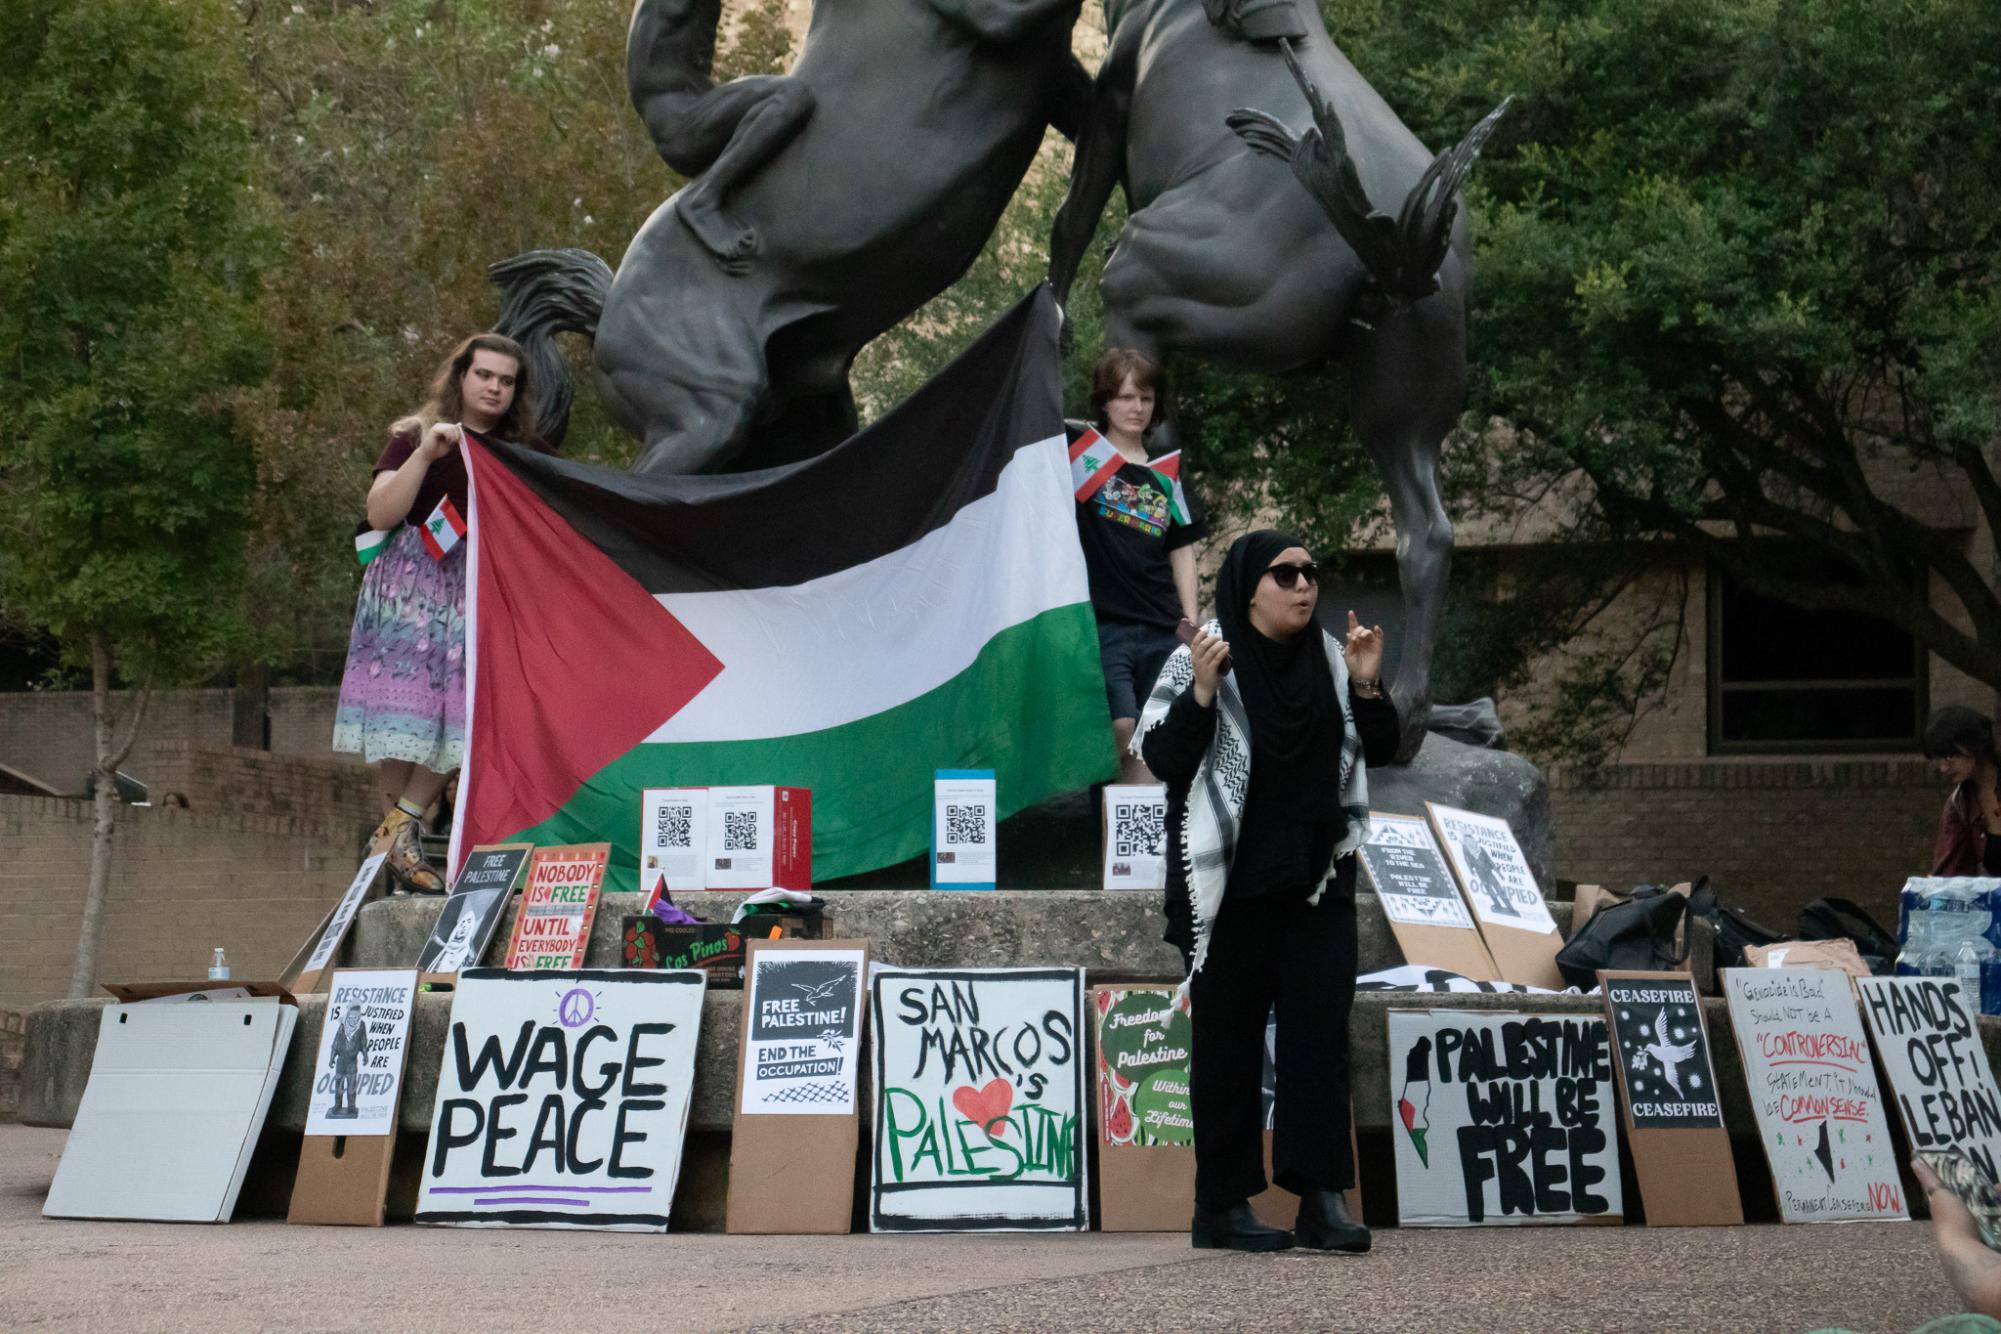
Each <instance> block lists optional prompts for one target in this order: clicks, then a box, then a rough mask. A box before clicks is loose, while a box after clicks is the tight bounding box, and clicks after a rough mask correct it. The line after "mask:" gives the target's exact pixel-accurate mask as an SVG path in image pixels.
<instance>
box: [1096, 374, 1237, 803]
mask: <svg viewBox="0 0 2001 1334" xmlns="http://www.w3.org/2000/svg"><path fill="white" fill-rule="evenodd" d="M1165 390H1166V384H1165V382H1164V380H1163V377H1162V375H1161V371H1160V367H1159V366H1158V365H1156V364H1155V363H1154V362H1152V361H1151V360H1149V359H1148V358H1146V357H1144V356H1142V355H1141V354H1140V353H1138V352H1133V351H1129V350H1127V349H1125V348H1116V347H1115V348H1108V349H1106V351H1105V353H1104V355H1102V356H1100V357H1099V358H1098V364H1097V366H1096V367H1095V368H1094V369H1093V370H1092V372H1091V417H1092V420H1093V421H1094V422H1095V423H1096V425H1097V428H1098V433H1099V434H1100V435H1102V436H1104V438H1105V440H1106V442H1107V443H1109V444H1110V445H1111V446H1112V448H1113V449H1115V450H1117V451H1118V454H1119V459H1120V463H1119V466H1118V468H1117V470H1116V471H1114V472H1113V473H1112V474H1111V475H1110V476H1109V477H1107V478H1106V479H1105V481H1104V483H1103V485H1101V486H1099V487H1098V489H1097V490H1096V491H1094V492H1092V493H1091V495H1090V496H1088V497H1087V498H1085V499H1083V500H1080V501H1079V502H1078V503H1077V538H1078V541H1079V542H1081V543H1082V545H1083V548H1084V570H1085V573H1086V574H1087V575H1088V576H1089V579H1090V584H1091V610H1092V612H1093V613H1094V614H1095V615H1096V616H1097V620H1098V657H1099V660H1100V661H1101V662H1102V663H1103V665H1104V672H1105V696H1106V700H1107V702H1108V703H1109V704H1110V705H1111V711H1112V740H1113V742H1114V743H1115V744H1116V745H1117V746H1118V751H1119V781H1120V782H1123V783H1150V782H1153V781H1154V777H1153V775H1152V774H1150V773H1148V772H1147V771H1146V766H1145V764H1144V763H1143V762H1142V761H1141V760H1140V759H1139V757H1138V756H1137V755H1135V754H1133V753H1132V737H1133V729H1134V728H1135V727H1137V726H1138V724H1139V706H1140V702H1141V701H1142V700H1144V699H1145V698H1146V696H1147V692H1148V691H1150V690H1152V689H1153V682H1154V678H1155V677H1157V676H1159V675H1160V667H1161V664H1162V663H1164V662H1166V661H1167V655H1168V654H1170V653H1172V652H1173V651H1174V649H1175V646H1176V645H1177V644H1178V643H1179V642H1180V641H1179V640H1177V639H1176V638H1175V634H1174V627H1175V625H1176V624H1177V623H1179V622H1180V621H1181V619H1182V618H1183V617H1186V618H1187V619H1188V620H1189V621H1190V622H1193V621H1194V620H1195V613H1196V606H1197V603H1196V596H1195V595H1196V581H1195V546H1194V544H1195V543H1196V542H1197V541H1199V540H1200V539H1201V538H1203V537H1205V536H1207V534H1208V531H1209V530H1208V528H1207V527H1206V526H1205V525H1204V524H1203V522H1202V518H1201V515H1200V514H1199V513H1198V512H1197V510H1196V508H1195V502H1194V500H1193V490H1192V488H1191V487H1189V485H1188V482H1187V469H1186V468H1185V467H1184V468H1183V469H1182V470H1181V477H1182V483H1181V495H1182V497H1183V498H1184V500H1185V509H1184V511H1183V512H1182V513H1181V514H1176V513H1175V493H1174V484H1173V482H1172V480H1171V479H1168V478H1166V477H1163V476H1162V475H1161V474H1159V473H1157V472H1155V471H1154V470H1153V469H1152V468H1151V467H1150V466H1148V465H1149V463H1150V462H1151V459H1150V457H1149V455H1148V454H1147V446H1146V441H1147V436H1148V435H1149V434H1151V433H1152V431H1153V429H1154V427H1156V426H1158V425H1159V424H1160V422H1161V421H1162V419H1163V417H1164V415H1165V413H1166V395H1165Z"/></svg>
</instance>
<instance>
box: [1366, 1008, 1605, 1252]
mask: <svg viewBox="0 0 2001 1334" xmlns="http://www.w3.org/2000/svg"><path fill="white" fill-rule="evenodd" d="M1389 1030H1390V1032H1389V1040H1390V1052H1389V1055H1390V1062H1389V1072H1390V1115H1391V1117H1392V1119H1393V1127H1392V1130H1391V1138H1392V1139H1393V1140H1394V1141H1395V1144H1396V1169H1397V1217H1398V1221H1400V1222H1401V1223H1402V1224H1403V1225H1404V1226H1406V1227H1412V1226H1422V1227H1462V1226H1467V1225H1470V1224H1476V1223H1487V1224H1494V1223H1503V1224H1515V1223H1582V1222H1617V1221H1619V1219H1620V1217H1621V1215H1622V1214H1623V1213H1624V1201H1623V1200H1622V1198H1621V1196H1620V1190H1619V1132H1618V1111H1617V1109H1616V1107H1615V1105H1614V1099H1615V1098H1616V1097H1617V1095H1616V1094H1615V1093H1614V1092H1613V1091H1612V1044H1611V1039H1610V1036H1609V1035H1608V1034H1607V1032H1606V1028H1605V1021H1604V1020H1603V1019H1599V1018H1597V1017H1596V1016H1583V1015H1554V1014H1551V1015H1535V1014H1489V1013H1474V1012H1472V1011H1464V1010H1461V1011H1452V1010H1429V1011H1426V1010H1392V1011H1391V1012H1390V1016H1389Z"/></svg>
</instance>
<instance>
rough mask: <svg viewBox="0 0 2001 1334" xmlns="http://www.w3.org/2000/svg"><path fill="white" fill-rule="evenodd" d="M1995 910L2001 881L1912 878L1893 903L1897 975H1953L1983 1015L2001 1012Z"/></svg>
mask: <svg viewBox="0 0 2001 1334" xmlns="http://www.w3.org/2000/svg"><path fill="white" fill-rule="evenodd" d="M1997 908H2001V879H1991V878H1986V877H1980V876H1912V877H1911V878H1910V879H1909V880H1907V881H1905V882H1904V892H1903V893H1902V894H1901V895H1899V896H1898V902H1897V944H1898V945H1899V947H1900V948H1899V950H1898V952H1897V975H1898V976H1899V977H1957V978H1959V980H1960V986H1961V988H1962V990H1963V991H1964V992H1965V994H1967V995H1969V996H1978V997H1979V998H1980V1012H1981V1013H1982V1014H2001V948H1997V944H2001V922H1997V921H1996V919H1995V912H1996V909H1997Z"/></svg>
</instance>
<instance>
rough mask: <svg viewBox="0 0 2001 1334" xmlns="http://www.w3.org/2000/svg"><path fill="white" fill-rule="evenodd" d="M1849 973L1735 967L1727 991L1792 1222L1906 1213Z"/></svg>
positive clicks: (1768, 1152)
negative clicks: (1850, 985) (1852, 994)
mask: <svg viewBox="0 0 2001 1334" xmlns="http://www.w3.org/2000/svg"><path fill="white" fill-rule="evenodd" d="M1848 988H1849V980H1848V974H1846V973H1838V972H1832V971H1828V970H1822V969H1814V968H1728V969H1725V970H1724V972H1723V992H1724V995H1725V996H1727V997H1728V998H1729V1001H1730V1026H1731V1028H1732V1030H1733V1031H1734V1033H1735V1035H1736V1039H1737V1050H1738V1051H1739V1052H1741V1053H1742V1054H1743V1057H1744V1079H1745V1082H1746V1084H1747V1085H1748V1086H1749V1087H1750V1090H1751V1110H1752V1111H1753V1112H1754V1113H1756V1115H1757V1118H1758V1137H1759V1140H1760V1142H1762V1143H1763V1145H1764V1148H1765V1161H1766V1163H1767V1164H1769V1165H1770V1167H1771V1169H1772V1181H1773V1184H1774V1185H1775V1186H1776V1187H1777V1189H1778V1196H1779V1215H1780V1217H1781V1218H1783V1219H1784V1220H1785V1221H1786V1222H1788V1223H1831V1222H1837V1221H1845V1220H1849V1219H1857V1218H1883V1219H1888V1218H1906V1217H1908V1216H1909V1215H1908V1214H1907V1213H1905V1210H1904V1188H1903V1183H1902V1182H1901V1181H1900V1180H1899V1179H1898V1173H1897V1155H1896V1152H1895V1150H1894V1149H1893V1148H1892V1146H1891V1144H1890V1127H1889V1123H1888V1122H1887V1121H1885V1120H1884V1118H1883V1106H1882V1102H1881V1100H1880V1098H1879V1096H1878V1094H1877V1090H1876V1067H1875V1063H1874V1062H1873V1061H1872V1060H1870V1057H1869V1039H1868V1038H1867V1037H1865V1036H1864V1035H1863V1032H1862V1016H1861V1015H1860V1014H1858V1013H1856V1010H1855V1000H1854V997H1853V996H1851V995H1850V994H1849V989H1848Z"/></svg>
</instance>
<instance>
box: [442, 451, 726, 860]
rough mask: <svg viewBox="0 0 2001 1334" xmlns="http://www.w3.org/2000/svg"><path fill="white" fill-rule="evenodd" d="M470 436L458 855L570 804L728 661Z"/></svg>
mask: <svg viewBox="0 0 2001 1334" xmlns="http://www.w3.org/2000/svg"><path fill="white" fill-rule="evenodd" d="M466 444H467V453H468V461H469V462H471V463H472V465H473V470H472V475H473V481H474V491H473V497H474V503H473V517H474V522H475V524H476V525H477V528H476V532H475V534H474V536H475V539H476V541H477V542H478V547H477V553H476V554H477V563H476V565H475V566H474V567H473V568H474V570H475V573H474V576H473V577H474V578H475V579H476V580H477V586H476V587H475V588H474V589H472V590H471V592H472V593H473V600H472V602H471V604H470V605H471V608H472V611H473V614H474V623H473V624H472V625H471V626H469V627H468V633H469V634H472V635H477V637H478V638H477V642H476V643H475V644H474V645H473V646H472V647H473V649H474V652H473V658H472V670H473V672H474V673H475V679H474V680H473V682H472V683H471V685H472V689H471V691H470V692H469V700H468V703H469V704H470V706H471V708H472V716H471V717H469V718H468V719H467V720H466V726H467V736H466V759H467V764H466V770H465V773H464V775H463V777H462V779H461V781H460V784H459V787H460V792H459V806H460V811H461V817H460V818H461V823H460V826H459V836H458V838H457V839H456V840H455V841H454V847H453V851H454V852H455V853H456V854H457V856H458V857H459V858H461V859H462V858H463V857H464V855H465V852H466V851H468V850H470V849H472V848H474V847H476V846H478V845H479V844H481V843H496V842H500V841H502V840H504V839H506V838H509V837H511V836H512V835H514V834H518V833H519V832H521V831H522V830H524V829H527V828H530V827H532V826H534V825H537V824H540V823H541V822H542V821H544V820H546V819H548V818H549V817H550V816H552V815H554V814H555V813H556V812H557V811H559V810H561V809H562V808H563V806H564V805H565V804H566V803H567V802H568V801H569V800H570V798H571V797H573V796H575V795H576V792H577V789H578V788H579V787H581V786H582V785H583V783H584V782H585V781H586V780H587V779H589V778H590V777H591V775H593V774H595V773H597V772H598V771H599V770H600V769H602V768H604V767H605V766H606V765H607V764H610V763H611V762H612V761H613V760H615V759H617V758H618V757H619V756H621V755H624V754H625V753H626V752H627V751H629V750H631V749H632V748H633V747H634V746H637V745H638V744H639V743H640V742H642V741H644V740H645V739H646V738H647V737H648V736H650V735H652V733H653V732H654V731H655V730H656V729H657V728H658V727H659V726H660V725H661V724H662V723H664V722H666V721H667V720H668V719H669V718H672V717H673V716H674V715H675V714H677V713H679V712H680V711H681V709H682V708H683V707H685V706H686V705H687V703H688V701H689V700H692V699H693V698H694V697H695V696H696V695H698V694H700V693H701V692H702V690H703V688H704V687H706V686H707V685H708V684H709V682H711V681H713V680H715V679H716V676H717V675H718V674H719V673H721V671H722V670H723V664H722V662H721V661H720V660H719V659H718V658H717V657H716V656H715V654H713V653H711V652H710V651H709V650H708V648H707V646H705V645H704V644H703V643H702V642H701V641H700V640H698V639H696V638H695V636H694V635H693V634H692V633H690V632H689V630H688V628H687V627H686V626H684V625H682V624H681V622H680V620H679V619H678V618H677V617H676V616H675V615H674V614H673V613H672V612H670V611H668V610H667V609H666V608H665V607H663V606H661V605H660V603H659V602H658V601H657V600H656V599H655V598H654V597H653V595H652V594H651V593H649V592H647V591H646V589H645V588H643V587H641V586H640V584H639V582H638V581H637V580H635V579H634V578H633V577H632V576H631V575H629V574H627V573H626V572H625V571H624V570H622V569H620V568H619V567H618V566H617V565H616V564H614V563H613V562H612V560H611V559H610V558H609V557H607V556H606V555H605V554H604V553H603V552H602V551H599V550H598V549H597V547H595V546H594V545H592V544H591V543H590V542H589V541H587V540H586V539H585V538H584V537H582V536H581V535H580V534H579V533H578V532H577V531H576V529H574V528H572V527H570V525H569V524H568V523H567V522H566V521H565V520H564V519H563V518H562V517H561V516H559V515H558V514H557V513H556V512H555V511H554V510H552V509H550V508H549V506H548V505H546V504H544V503H543V502H542V500H541V499H540V497H538V496H536V495H535V493H534V492H533V491H531V490H530V489H529V488H528V486H527V485H526V484H525V483H523V482H522V481H521V479H520V478H518V477H516V476H515V475H514V473H513V472H512V471H511V470H510V469H509V468H508V467H507V465H506V464H504V463H502V462H500V461H499V460H498V459H497V458H495V457H494V455H493V453H492V452H491V451H490V450H488V449H486V448H485V447H484V446H482V445H480V444H478V443H477V442H475V441H472V440H468V441H467V442H466ZM454 869H456V867H455V868H454Z"/></svg>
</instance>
